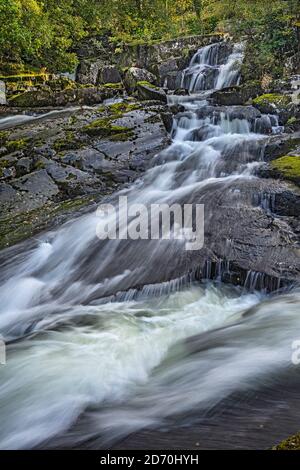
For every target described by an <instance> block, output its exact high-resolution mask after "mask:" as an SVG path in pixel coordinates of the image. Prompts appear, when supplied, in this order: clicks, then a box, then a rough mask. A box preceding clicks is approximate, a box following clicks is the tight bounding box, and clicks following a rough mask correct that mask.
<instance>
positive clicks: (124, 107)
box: [109, 102, 140, 115]
mask: <svg viewBox="0 0 300 470" xmlns="http://www.w3.org/2000/svg"><path fill="white" fill-rule="evenodd" d="M139 108H140V105H138V104H137V103H126V102H122V103H114V104H112V105H110V107H109V109H110V110H111V111H112V112H113V113H114V114H116V115H119V114H121V115H122V114H125V113H129V112H130V111H135V110H136V109H139Z"/></svg>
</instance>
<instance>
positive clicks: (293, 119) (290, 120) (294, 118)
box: [287, 116, 297, 126]
mask: <svg viewBox="0 0 300 470" xmlns="http://www.w3.org/2000/svg"><path fill="white" fill-rule="evenodd" d="M296 122H297V118H296V117H295V116H292V117H290V119H288V121H287V125H288V126H291V125H292V124H295V123H296Z"/></svg>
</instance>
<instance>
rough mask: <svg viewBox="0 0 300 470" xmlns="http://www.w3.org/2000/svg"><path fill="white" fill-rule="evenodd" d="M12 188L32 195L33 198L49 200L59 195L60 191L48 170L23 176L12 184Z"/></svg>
mask: <svg viewBox="0 0 300 470" xmlns="http://www.w3.org/2000/svg"><path fill="white" fill-rule="evenodd" d="M11 184H12V186H13V187H14V188H15V189H17V190H19V191H24V192H27V193H30V194H31V195H32V196H33V197H40V196H42V197H45V198H49V197H52V196H54V195H56V194H58V192H59V189H58V187H57V185H56V184H55V183H54V181H53V179H52V178H51V177H50V176H49V175H48V173H47V171H46V170H38V171H34V172H33V173H30V174H29V175H26V176H21V177H20V178H18V179H15V180H13V181H12V182H11Z"/></svg>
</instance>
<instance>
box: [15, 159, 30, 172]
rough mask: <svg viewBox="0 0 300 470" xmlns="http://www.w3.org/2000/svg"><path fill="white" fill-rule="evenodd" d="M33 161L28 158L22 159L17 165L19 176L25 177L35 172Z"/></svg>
mask: <svg viewBox="0 0 300 470" xmlns="http://www.w3.org/2000/svg"><path fill="white" fill-rule="evenodd" d="M33 167H34V165H33V160H32V159H31V158H28V157H22V158H20V159H19V160H18V161H17V163H16V170H17V176H24V175H26V174H27V173H30V172H31V171H32V170H33Z"/></svg>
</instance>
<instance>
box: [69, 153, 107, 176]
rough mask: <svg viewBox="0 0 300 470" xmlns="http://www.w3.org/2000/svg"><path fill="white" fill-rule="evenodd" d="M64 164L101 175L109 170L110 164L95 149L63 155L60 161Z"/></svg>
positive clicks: (102, 154)
mask: <svg viewBox="0 0 300 470" xmlns="http://www.w3.org/2000/svg"><path fill="white" fill-rule="evenodd" d="M61 160H62V161H63V162H64V163H66V164H70V165H73V166H75V167H76V168H79V169H80V170H84V171H92V172H95V173H100V174H101V173H103V171H104V172H105V171H108V170H111V168H112V167H113V165H112V162H110V161H109V160H107V159H106V158H105V155H104V153H101V152H99V151H98V150H95V149H89V148H87V149H82V150H77V151H74V152H70V153H67V154H65V155H64V156H63V157H62V159H61Z"/></svg>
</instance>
